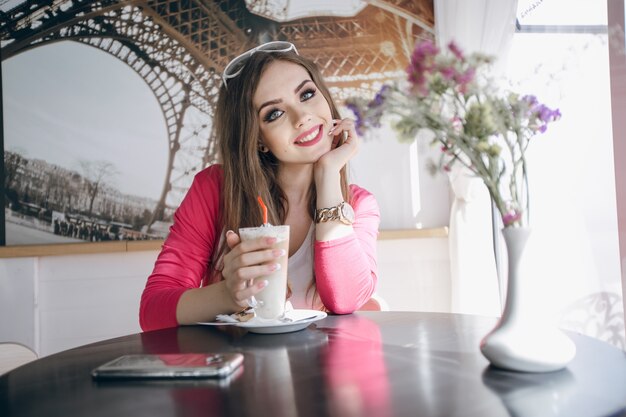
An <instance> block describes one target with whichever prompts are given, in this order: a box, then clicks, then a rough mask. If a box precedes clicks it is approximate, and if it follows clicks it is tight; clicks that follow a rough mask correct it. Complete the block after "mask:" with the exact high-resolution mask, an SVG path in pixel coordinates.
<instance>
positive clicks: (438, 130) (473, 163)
mask: <svg viewBox="0 0 626 417" xmlns="http://www.w3.org/2000/svg"><path fill="white" fill-rule="evenodd" d="M491 63H492V58H491V57H488V56H485V55H483V54H479V53H473V54H471V55H467V56H466V55H465V54H464V53H463V52H462V51H461V50H460V48H459V47H457V45H456V44H455V43H454V42H451V43H450V44H449V45H448V47H447V51H441V50H440V49H439V48H438V47H436V46H435V45H434V44H433V43H432V42H430V41H425V42H422V43H419V44H418V45H417V46H416V48H415V50H414V52H413V55H412V56H411V63H410V65H409V67H408V68H407V80H406V81H405V82H397V83H395V84H391V85H384V86H383V87H382V88H381V89H380V91H379V92H378V93H377V94H376V97H374V99H373V100H371V101H369V102H368V101H366V100H363V99H360V98H356V99H349V100H347V102H346V105H347V107H348V108H349V109H351V110H352V111H353V113H354V114H355V118H356V125H357V129H358V130H359V132H360V133H361V134H363V133H364V132H365V131H366V130H368V129H370V128H372V127H378V126H380V124H381V119H384V118H387V119H388V122H389V123H390V124H391V126H392V127H393V128H394V129H395V130H396V131H397V132H398V134H399V139H400V140H405V141H413V140H415V139H416V137H417V134H418V132H419V131H420V130H422V129H427V130H429V131H431V132H432V134H434V137H433V139H432V142H433V143H434V144H438V145H439V146H440V148H441V151H442V153H441V157H440V159H439V161H438V162H437V163H436V164H433V165H434V167H435V168H442V169H444V170H450V168H451V166H452V165H453V164H457V163H460V164H462V165H464V166H465V167H467V168H468V169H469V171H470V172H472V173H473V174H474V175H476V176H477V177H479V178H481V179H482V181H483V182H484V183H485V185H486V187H487V189H488V190H489V194H490V196H491V199H492V201H493V203H494V204H495V206H496V207H497V209H498V211H499V212H500V214H501V216H502V221H503V223H504V226H505V227H510V226H514V227H516V226H521V225H527V224H528V202H529V201H528V183H527V175H526V174H527V164H526V158H525V153H526V150H527V148H528V145H529V143H530V142H531V138H532V137H533V136H535V135H536V134H538V133H543V132H545V131H546V128H547V126H548V123H550V122H552V121H555V120H557V119H559V118H560V116H561V114H560V112H559V110H558V109H557V110H552V109H550V108H548V107H546V106H545V105H543V104H541V103H539V102H538V101H537V99H536V98H535V97H534V96H530V95H526V96H520V95H518V94H515V93H512V92H502V91H500V90H499V89H498V88H497V85H496V83H495V82H493V80H492V79H490V78H489V75H488V69H489V66H490V64H491Z"/></svg>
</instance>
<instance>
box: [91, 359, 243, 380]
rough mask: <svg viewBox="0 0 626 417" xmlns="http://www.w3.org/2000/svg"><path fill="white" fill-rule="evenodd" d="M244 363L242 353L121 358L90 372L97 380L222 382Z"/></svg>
mask: <svg viewBox="0 0 626 417" xmlns="http://www.w3.org/2000/svg"><path fill="white" fill-rule="evenodd" d="M242 363H243V355H242V354H241V353H167V354H136V355H124V356H120V357H118V358H115V359H113V360H112V361H110V362H107V363H105V364H103V365H100V366H98V367H97V368H95V369H94V370H92V371H91V375H92V377H93V378H96V379H120V378H223V377H227V376H228V375H230V374H232V373H233V372H234V371H235V370H236V369H237V368H239V367H240V366H241V364H242Z"/></svg>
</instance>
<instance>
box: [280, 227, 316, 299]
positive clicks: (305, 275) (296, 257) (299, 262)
mask: <svg viewBox="0 0 626 417" xmlns="http://www.w3.org/2000/svg"><path fill="white" fill-rule="evenodd" d="M314 239H315V223H314V222H311V227H309V231H308V233H307V235H306V237H305V238H304V242H302V245H300V248H298V250H297V251H296V253H294V254H293V255H292V256H291V257H290V258H289V265H288V267H287V268H288V269H287V276H288V279H289V285H290V286H291V298H290V299H289V301H291V304H292V305H293V308H296V309H318V308H319V307H321V302H320V301H319V297H317V302H316V303H315V305H314V306H313V305H312V300H313V296H314V294H315V289H314V288H311V290H310V291H309V292H308V294H307V289H308V288H309V286H310V285H311V281H312V280H313V246H314V245H313V243H314V241H313V240H314Z"/></svg>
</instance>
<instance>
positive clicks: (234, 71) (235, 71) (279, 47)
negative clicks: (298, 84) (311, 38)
mask: <svg viewBox="0 0 626 417" xmlns="http://www.w3.org/2000/svg"><path fill="white" fill-rule="evenodd" d="M289 51H294V52H295V53H296V55H299V54H298V50H297V49H296V46H295V45H294V44H293V43H291V42H285V41H272V42H267V43H264V44H263V45H259V46H257V47H256V48H252V49H250V50H248V51H246V52H244V53H243V54H241V55H239V56H238V57H236V58H234V59H233V60H232V61H230V62H229V63H228V65H226V68H224V72H223V73H222V81H224V86H226V87H228V84H227V81H228V80H230V79H231V78H235V77H236V76H238V75H239V74H241V71H242V70H243V67H244V66H245V64H246V62H247V61H248V59H250V57H251V56H252V55H254V54H255V53H256V52H289Z"/></svg>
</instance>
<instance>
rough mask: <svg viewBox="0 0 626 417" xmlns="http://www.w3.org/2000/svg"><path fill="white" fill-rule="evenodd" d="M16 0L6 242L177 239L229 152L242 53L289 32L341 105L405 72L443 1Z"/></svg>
mask: <svg viewBox="0 0 626 417" xmlns="http://www.w3.org/2000/svg"><path fill="white" fill-rule="evenodd" d="M309 3H311V4H308V3H306V2H301V1H294V0H292V1H289V0H283V1H280V2H275V1H252V0H246V1H244V0H240V1H235V0H230V1H207V0H195V1H194V0H186V1H166V0H155V1H145V2H136V1H112V0H103V1H98V2H94V1H80V0H67V1H59V0H54V1H53V0H47V1H20V0H8V1H3V2H2V3H1V4H0V36H1V38H0V40H1V44H0V46H1V49H0V56H1V58H2V72H1V75H2V121H3V125H2V140H1V141H0V145H2V148H3V149H2V150H3V154H4V158H3V169H2V181H1V182H0V184H1V187H2V189H1V192H0V202H1V203H2V205H3V207H4V210H3V213H1V214H0V245H27V244H52V243H68V242H100V241H113V240H146V239H162V238H164V237H165V236H166V235H167V232H168V227H169V225H170V224H171V221H172V215H173V213H174V211H175V209H176V207H177V206H178V204H179V203H180V201H181V200H182V198H183V196H184V195H185V192H186V190H187V188H188V187H189V186H190V184H191V181H192V180H193V176H194V175H195V174H196V173H197V172H198V171H199V170H201V169H202V168H204V167H206V166H207V165H209V164H212V163H215V162H217V161H218V155H217V154H216V149H215V145H214V142H213V140H212V132H211V129H212V108H213V104H214V102H215V101H216V99H217V94H218V91H219V87H220V82H221V80H220V73H221V71H222V69H223V68H224V67H225V65H226V64H227V63H228V61H229V60H230V59H232V58H233V57H235V56H236V55H238V54H240V53H241V52H243V51H245V50H247V49H249V48H250V47H252V46H254V45H256V44H258V43H261V42H266V41H270V40H289V41H291V42H293V43H295V44H296V45H297V47H298V50H299V51H300V52H301V53H302V54H303V55H306V56H309V57H311V58H313V59H314V60H315V61H316V63H317V64H318V65H319V66H320V67H321V68H323V73H324V76H325V77H326V79H327V80H328V81H329V85H330V86H331V89H332V92H333V94H334V95H335V96H336V98H337V100H338V102H341V100H342V99H343V98H346V97H349V96H354V95H355V94H362V95H364V96H368V97H369V96H370V95H371V94H372V93H373V92H374V91H376V89H377V88H378V87H379V86H380V85H381V83H382V82H385V81H388V80H390V79H395V78H399V77H402V76H403V74H404V69H405V67H406V64H407V62H408V57H409V53H410V51H411V50H412V46H413V44H414V42H415V41H416V40H417V39H423V38H432V36H433V35H432V34H433V29H432V28H433V26H434V21H433V20H434V16H433V14H434V12H433V4H432V0H420V1H401V0H389V1H377V2H368V1H333V2H327V1H320V2H309Z"/></svg>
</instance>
